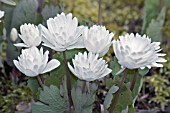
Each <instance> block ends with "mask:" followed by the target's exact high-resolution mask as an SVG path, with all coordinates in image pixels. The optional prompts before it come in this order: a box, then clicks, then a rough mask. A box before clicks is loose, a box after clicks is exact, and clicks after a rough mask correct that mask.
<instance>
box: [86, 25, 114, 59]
mask: <svg viewBox="0 0 170 113" xmlns="http://www.w3.org/2000/svg"><path fill="white" fill-rule="evenodd" d="M113 36H114V34H113V33H109V31H108V30H106V28H105V27H104V26H100V25H93V26H92V27H91V28H90V29H88V28H87V27H86V28H85V29H84V32H83V38H84V45H85V48H86V49H87V50H88V51H90V52H92V53H98V54H99V56H100V57H102V56H104V55H105V54H106V53H107V52H108V50H109V47H110V45H111V44H112V38H113Z"/></svg>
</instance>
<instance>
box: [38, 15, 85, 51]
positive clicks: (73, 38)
mask: <svg viewBox="0 0 170 113" xmlns="http://www.w3.org/2000/svg"><path fill="white" fill-rule="evenodd" d="M47 27H48V29H47V28H46V27H44V26H43V25H41V30H42V35H43V39H42V40H43V42H44V43H43V45H44V46H46V47H49V48H51V49H53V50H55V51H65V50H70V49H74V48H84V43H83V38H82V36H81V35H82V32H83V28H84V27H83V26H78V20H77V18H76V17H74V18H72V14H71V13H69V14H67V15H65V14H64V13H61V14H57V16H56V17H54V18H49V19H48V20H47Z"/></svg>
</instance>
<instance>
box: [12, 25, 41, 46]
mask: <svg viewBox="0 0 170 113" xmlns="http://www.w3.org/2000/svg"><path fill="white" fill-rule="evenodd" d="M20 32H21V34H19V37H20V38H21V39H22V41H23V42H24V43H18V44H14V45H15V46H18V47H33V46H39V45H40V43H41V32H40V30H39V29H38V27H37V26H36V25H34V24H30V23H29V24H26V23H25V24H24V25H21V27H20Z"/></svg>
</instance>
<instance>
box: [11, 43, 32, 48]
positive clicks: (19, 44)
mask: <svg viewBox="0 0 170 113" xmlns="http://www.w3.org/2000/svg"><path fill="white" fill-rule="evenodd" d="M14 46H17V47H29V46H28V45H26V44H24V43H17V44H14Z"/></svg>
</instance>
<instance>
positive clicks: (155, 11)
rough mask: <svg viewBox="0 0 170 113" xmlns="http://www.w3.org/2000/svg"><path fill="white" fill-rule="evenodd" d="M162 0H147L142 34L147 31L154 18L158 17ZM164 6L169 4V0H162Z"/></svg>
mask: <svg viewBox="0 0 170 113" xmlns="http://www.w3.org/2000/svg"><path fill="white" fill-rule="evenodd" d="M159 2H160V0H145V14H144V19H143V25H142V34H145V33H146V32H147V28H148V26H149V23H150V22H151V21H152V19H156V18H157V16H158V15H159V4H160V3H159ZM162 4H163V5H162V6H163V7H164V6H167V5H168V4H169V1H168V0H162Z"/></svg>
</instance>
